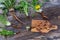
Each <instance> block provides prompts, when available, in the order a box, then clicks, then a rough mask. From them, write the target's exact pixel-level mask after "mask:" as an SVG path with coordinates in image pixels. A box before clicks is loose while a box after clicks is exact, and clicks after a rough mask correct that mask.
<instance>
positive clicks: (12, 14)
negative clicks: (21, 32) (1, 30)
mask: <svg viewBox="0 0 60 40" xmlns="http://www.w3.org/2000/svg"><path fill="white" fill-rule="evenodd" d="M9 12H10V14H11V16H13V18H14V19H16V20H17V21H18V22H20V23H22V24H25V23H24V22H22V21H21V20H20V19H19V18H18V17H17V16H16V15H15V11H14V9H13V8H11V9H10V10H9Z"/></svg>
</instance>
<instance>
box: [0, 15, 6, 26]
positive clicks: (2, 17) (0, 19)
mask: <svg viewBox="0 0 60 40" xmlns="http://www.w3.org/2000/svg"><path fill="white" fill-rule="evenodd" d="M6 21H7V19H6V17H4V16H3V15H0V22H1V23H2V24H4V25H6Z"/></svg>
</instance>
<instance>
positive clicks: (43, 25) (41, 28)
mask: <svg viewBox="0 0 60 40" xmlns="http://www.w3.org/2000/svg"><path fill="white" fill-rule="evenodd" d="M56 29H57V26H56V25H51V23H50V22H49V21H47V20H32V24H31V32H41V33H48V32H49V31H51V30H56Z"/></svg>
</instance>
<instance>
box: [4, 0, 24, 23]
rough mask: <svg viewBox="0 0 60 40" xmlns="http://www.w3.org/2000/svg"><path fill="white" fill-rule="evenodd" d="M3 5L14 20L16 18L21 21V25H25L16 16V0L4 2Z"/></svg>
mask: <svg viewBox="0 0 60 40" xmlns="http://www.w3.org/2000/svg"><path fill="white" fill-rule="evenodd" d="M3 4H4V5H5V7H6V9H7V10H8V11H9V12H10V14H11V16H13V18H15V19H16V20H17V21H19V22H20V23H22V24H24V23H23V22H22V21H21V20H20V19H19V18H18V17H17V16H16V15H15V4H16V0H5V1H4V2H3Z"/></svg>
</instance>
